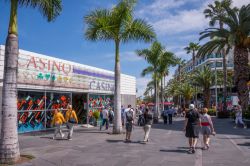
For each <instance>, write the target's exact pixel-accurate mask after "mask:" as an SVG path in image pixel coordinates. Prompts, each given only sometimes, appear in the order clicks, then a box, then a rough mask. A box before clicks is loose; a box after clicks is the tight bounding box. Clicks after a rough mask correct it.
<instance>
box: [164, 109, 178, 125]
mask: <svg viewBox="0 0 250 166" xmlns="http://www.w3.org/2000/svg"><path fill="white" fill-rule="evenodd" d="M175 113H176V109H175V108H174V107H170V108H168V109H165V110H164V111H163V112H162V117H163V121H164V124H172V123H173V116H174V114H175Z"/></svg>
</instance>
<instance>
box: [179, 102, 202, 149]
mask: <svg viewBox="0 0 250 166" xmlns="http://www.w3.org/2000/svg"><path fill="white" fill-rule="evenodd" d="M200 127H201V120H200V116H199V113H198V112H197V111H196V109H195V107H194V105H193V104H190V105H189V111H188V112H187V114H186V116H185V124H184V129H183V130H184V131H185V132H186V134H185V136H186V137H187V138H188V142H189V150H188V153H190V154H192V153H195V147H196V144H197V139H198V138H199V130H200Z"/></svg>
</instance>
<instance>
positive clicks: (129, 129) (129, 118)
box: [124, 105, 134, 142]
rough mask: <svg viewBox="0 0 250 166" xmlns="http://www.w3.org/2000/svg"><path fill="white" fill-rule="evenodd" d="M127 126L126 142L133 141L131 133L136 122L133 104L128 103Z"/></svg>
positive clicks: (126, 111) (126, 112)
mask: <svg viewBox="0 0 250 166" xmlns="http://www.w3.org/2000/svg"><path fill="white" fill-rule="evenodd" d="M124 118H125V119H124V121H125V127H126V139H125V141H126V142H131V139H130V138H131V133H132V128H133V123H134V110H133V108H131V105H128V108H127V109H126V110H125V117H124Z"/></svg>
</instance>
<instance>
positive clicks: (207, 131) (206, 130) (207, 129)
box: [201, 126, 212, 135]
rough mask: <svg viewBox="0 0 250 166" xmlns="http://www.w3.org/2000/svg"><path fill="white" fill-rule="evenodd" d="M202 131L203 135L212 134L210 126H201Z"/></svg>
mask: <svg viewBox="0 0 250 166" xmlns="http://www.w3.org/2000/svg"><path fill="white" fill-rule="evenodd" d="M201 133H202V134H203V135H211V134H212V132H211V129H210V126H202V127H201Z"/></svg>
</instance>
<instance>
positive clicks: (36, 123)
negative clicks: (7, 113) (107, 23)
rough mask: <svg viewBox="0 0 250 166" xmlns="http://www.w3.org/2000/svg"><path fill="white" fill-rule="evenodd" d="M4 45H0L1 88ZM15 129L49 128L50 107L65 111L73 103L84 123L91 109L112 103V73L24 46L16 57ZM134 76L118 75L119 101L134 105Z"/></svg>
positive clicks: (26, 130) (99, 108)
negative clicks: (16, 113)
mask: <svg viewBox="0 0 250 166" xmlns="http://www.w3.org/2000/svg"><path fill="white" fill-rule="evenodd" d="M3 58H4V46H0V81H1V83H0V90H1V88H2V76H3V60H4V59H3ZM17 81H18V86H17V87H18V99H17V107H18V131H19V132H20V133H23V132H30V131H39V130H46V129H48V128H51V127H52V126H51V120H52V117H53V110H54V109H56V108H59V109H61V110H62V112H63V113H65V111H66V108H67V105H68V104H72V106H73V108H74V109H75V111H76V113H77V116H78V118H79V122H80V123H82V124H86V123H88V122H89V120H91V116H92V113H93V112H94V111H100V110H101V109H102V108H103V106H106V105H107V106H111V107H113V91H114V73H113V72H112V71H107V70H103V69H99V68H95V67H91V66H87V65H82V64H78V63H74V62H70V61H65V60H62V59H58V58H53V57H49V56H45V55H41V54H37V53H33V52H28V51H24V50H20V51H19V57H18V80H17ZM135 96H136V79H135V77H132V76H128V75H124V74H122V75H121V98H122V104H123V105H127V104H132V105H135V100H136V99H135V98H136V97H135Z"/></svg>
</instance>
